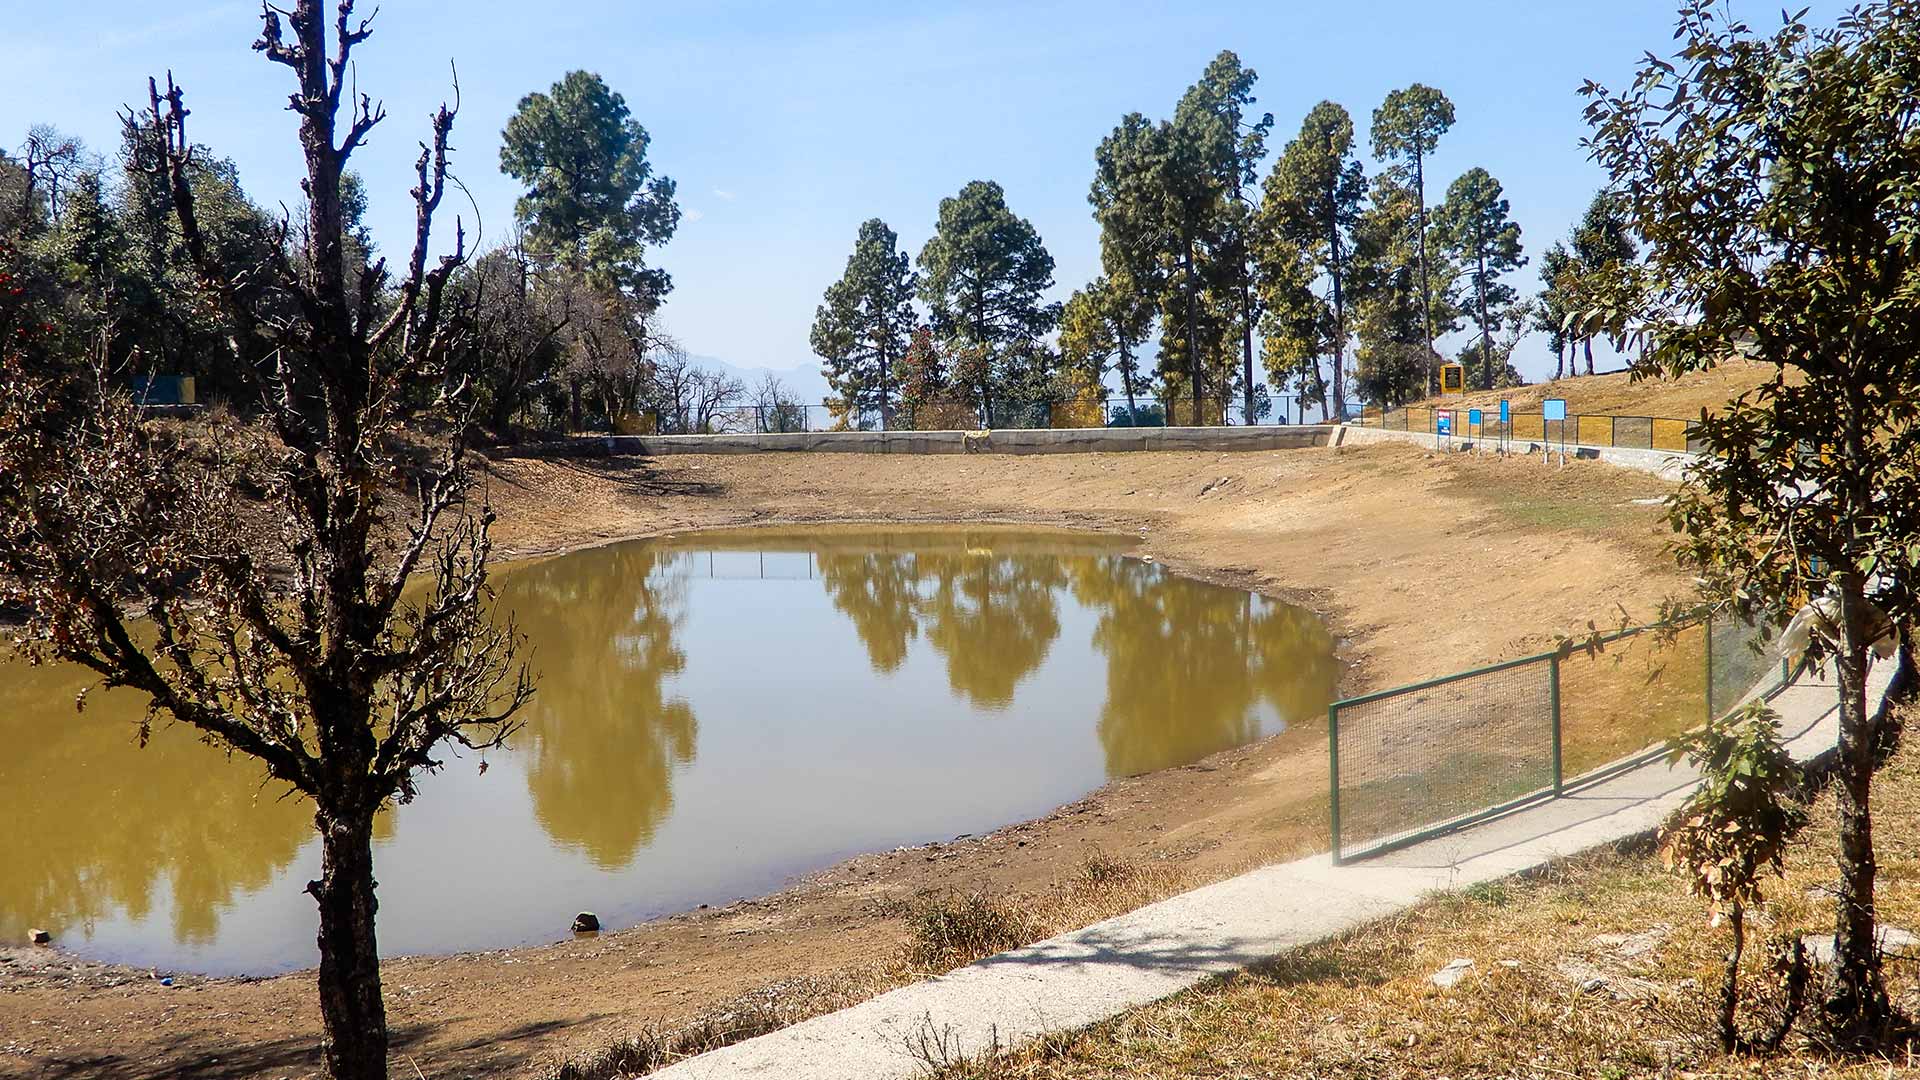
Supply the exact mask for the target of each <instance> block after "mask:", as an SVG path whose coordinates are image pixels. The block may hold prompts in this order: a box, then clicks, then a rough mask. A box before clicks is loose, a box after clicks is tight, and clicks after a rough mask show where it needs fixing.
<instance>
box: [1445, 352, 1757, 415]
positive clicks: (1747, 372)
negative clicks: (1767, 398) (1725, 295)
mask: <svg viewBox="0 0 1920 1080" xmlns="http://www.w3.org/2000/svg"><path fill="white" fill-rule="evenodd" d="M1773 373H1774V367H1773V365H1771V364H1752V363H1747V362H1744V361H1736V362H1734V363H1729V364H1722V365H1720V366H1719V367H1716V368H1714V369H1713V370H1712V371H1700V372H1694V373H1693V374H1690V375H1686V376H1683V377H1681V378H1678V379H1646V380H1643V381H1641V382H1637V383H1636V382H1634V381H1633V380H1632V379H1631V378H1629V377H1628V375H1627V374H1626V373H1625V372H1622V373H1620V374H1617V375H1581V376H1577V377H1575V378H1569V379H1559V380H1555V381H1551V382H1541V383H1535V384H1533V385H1532V386H1516V387H1512V388H1510V389H1507V390H1495V391H1492V392H1490V393H1488V392H1481V391H1475V392H1473V393H1470V394H1467V395H1466V396H1464V397H1455V398H1445V399H1435V400H1434V401H1433V402H1431V404H1434V405H1454V404H1455V403H1458V406H1459V407H1460V408H1489V409H1493V408H1498V407H1499V406H1500V399H1501V398H1506V399H1508V400H1509V401H1511V402H1513V407H1514V409H1515V410H1516V411H1520V412H1538V411H1539V410H1540V402H1541V401H1543V400H1545V399H1547V398H1565V399H1566V402H1567V411H1568V412H1570V413H1573V414H1575V415H1579V414H1582V413H1594V414H1599V413H1610V414H1613V415H1617V416H1670V417H1674V418H1676V419H1680V420H1691V419H1694V418H1696V417H1698V416H1699V415H1700V410H1701V409H1706V410H1708V411H1709V412H1718V411H1719V410H1720V408H1721V407H1722V406H1724V405H1725V404H1726V403H1727V401H1728V400H1729V399H1731V398H1734V397H1737V396H1739V395H1740V394H1741V393H1744V392H1745V391H1747V390H1750V389H1752V388H1753V387H1755V386H1758V385H1760V384H1761V383H1763V382H1765V381H1767V380H1768V379H1771V378H1772V377H1773Z"/></svg>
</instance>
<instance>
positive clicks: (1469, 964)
mask: <svg viewBox="0 0 1920 1080" xmlns="http://www.w3.org/2000/svg"><path fill="white" fill-rule="evenodd" d="M1472 970H1473V961H1471V960H1468V959H1465V958H1462V959H1459V960H1455V961H1453V962H1452V963H1450V964H1448V965H1447V966H1446V967H1443V968H1441V969H1440V970H1439V971H1436V972H1434V973H1433V985H1435V986H1437V987H1439V988H1440V989H1442V990H1451V989H1453V988H1454V987H1456V986H1459V985H1460V980H1462V979H1464V978H1466V977H1467V972H1469V971H1472Z"/></svg>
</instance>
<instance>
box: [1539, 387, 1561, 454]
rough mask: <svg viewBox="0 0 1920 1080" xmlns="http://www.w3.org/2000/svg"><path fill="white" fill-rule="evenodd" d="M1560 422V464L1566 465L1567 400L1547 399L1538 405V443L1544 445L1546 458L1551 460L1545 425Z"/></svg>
mask: <svg viewBox="0 0 1920 1080" xmlns="http://www.w3.org/2000/svg"><path fill="white" fill-rule="evenodd" d="M1555 420H1558V421H1560V464H1562V465H1565V464H1566V463H1567V399H1566V398H1548V399H1547V400H1545V401H1543V402H1541V403H1540V441H1541V442H1542V443H1543V444H1545V449H1546V456H1547V457H1548V458H1552V456H1553V445H1552V444H1551V443H1548V442H1547V425H1548V424H1551V423H1553V422H1554V421H1555Z"/></svg>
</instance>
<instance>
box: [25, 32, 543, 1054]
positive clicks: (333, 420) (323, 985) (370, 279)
mask: <svg viewBox="0 0 1920 1080" xmlns="http://www.w3.org/2000/svg"><path fill="white" fill-rule="evenodd" d="M329 14H331V16H332V17H331V20H329ZM261 18H262V30H261V34H260V38H259V40H258V41H257V42H255V44H254V48H255V49H256V50H258V51H260V52H261V53H263V54H265V56H266V57H267V58H268V59H269V60H271V61H272V62H274V63H276V64H281V65H284V66H285V67H287V68H288V69H289V70H290V71H291V72H292V73H293V76H294V80H295V84H296V85H295V90H294V92H293V94H292V95H291V98H290V102H291V106H290V107H291V109H292V111H293V112H294V113H295V114H296V115H297V117H298V124H299V139H300V145H301V147H302V151H303V154H304V157H305V165H306V176H305V180H304V183H303V187H304V193H305V196H306V199H305V205H304V207H303V210H304V214H305V222H304V228H303V229H302V230H301V232H300V236H301V237H302V238H303V243H301V244H295V243H293V242H292V241H290V240H289V238H288V237H289V233H290V231H291V229H290V226H289V224H288V223H286V222H284V221H283V222H282V223H281V227H280V233H279V241H280V242H279V244H278V245H277V246H275V247H274V248H273V250H272V252H271V253H270V254H269V255H268V256H267V257H266V259H265V261H263V262H262V263H261V264H260V265H257V266H249V267H246V268H243V269H242V270H241V271H240V272H239V273H238V274H235V273H233V272H232V271H231V270H230V269H229V268H228V267H226V266H225V265H224V264H223V263H222V262H221V261H220V260H219V259H218V258H217V257H216V255H215V254H214V253H213V252H212V250H211V249H210V245H209V242H208V238H207V237H206V236H205V235H203V233H202V231H201V228H200V224H199V221H198V219H197V217H196V206H195V193H194V190H193V187H192V186H191V185H190V184H189V183H188V176H189V170H190V167H191V165H192V161H193V157H194V154H195V152H196V151H195V149H194V147H193V144H192V142H191V141H190V139H189V137H188V131H187V118H188V115H189V113H188V109H187V107H186V101H185V96H184V94H183V93H182V91H181V89H180V88H179V87H178V86H176V85H175V84H174V81H173V79H172V77H171V76H170V75H169V76H168V77H167V79H166V82H165V85H164V88H163V87H162V86H161V85H159V84H158V83H155V82H153V81H151V80H150V82H149V98H148V105H147V108H146V110H145V111H144V112H143V113H140V114H135V115H133V116H132V117H130V119H131V120H133V121H135V122H137V123H140V124H143V125H146V126H148V127H149V128H150V129H151V130H152V132H153V134H154V138H155V141H156V143H157V144H158V145H159V146H161V147H163V148H164V152H163V153H160V154H157V155H156V160H155V162H154V167H155V168H156V169H158V170H159V173H160V176H159V179H161V180H162V181H163V182H164V183H165V184H166V185H167V187H168V189H169V191H170V193H171V198H172V202H173V208H174V213H175V215H176V216H177V219H178V224H179V228H180V236H181V239H182V246H183V248H184V250H185V253H186V256H185V257H186V258H188V259H190V260H191V263H192V267H193V270H194V272H195V273H196V274H197V275H198V276H199V278H200V281H201V283H202V285H203V286H204V287H205V289H206V290H207V292H208V293H209V294H210V295H212V296H213V297H214V298H215V299H216V300H217V302H218V303H219V304H220V306H221V308H222V314H223V315H224V317H225V323H226V326H227V327H228V331H227V336H228V342H229V345H230V347H231V349H232V351H233V354H234V360H235V361H236V363H237V367H238V370H239V371H241V372H242V373H243V376H244V378H245V379H246V380H247V386H248V392H249V394H250V396H251V397H252V398H254V399H255V402H256V403H257V405H258V408H259V410H260V413H261V415H262V417H263V424H262V425H257V426H255V427H254V428H252V429H237V430H235V431H230V432H226V433H222V434H221V436H220V437H217V438H212V439H207V440H202V441H201V443H200V444H198V445H188V444H186V443H184V442H183V441H181V440H178V439H173V438H169V437H168V435H167V434H166V432H165V431H164V430H163V429H159V428H156V427H154V426H152V425H151V424H149V423H148V422H146V421H144V420H143V419H142V418H141V416H140V415H139V414H138V413H137V412H136V411H135V410H134V409H133V408H132V407H131V406H129V405H128V404H127V402H126V400H125V398H124V396H123V395H120V394H118V393H116V392H114V391H113V390H112V389H111V388H110V385H109V383H108V381H107V380H106V379H105V378H104V377H101V378H98V379H96V380H86V379H81V380H77V381H76V380H71V379H69V380H66V381H62V380H61V379H60V378H59V377H58V376H57V375H55V374H51V373H49V372H48V371H47V370H46V369H45V368H40V367H35V366H34V365H31V364H29V363H26V362H23V361H22V360H21V358H20V356H19V355H18V353H17V352H16V353H15V354H14V355H13V356H11V357H10V358H9V360H8V362H7V363H6V364H4V366H0V476H6V477H8V480H7V482H6V483H4V484H0V581H4V582H6V583H7V584H6V586H5V588H6V591H7V593H8V596H7V598H6V599H9V600H10V601H11V602H12V603H14V604H15V605H17V608H18V610H20V611H21V612H23V613H24V618H23V621H22V622H21V623H20V624H19V626H18V629H17V630H16V631H15V633H14V637H15V640H16V644H17V645H18V646H19V647H20V648H22V649H23V651H25V652H26V654H27V655H28V656H29V658H31V659H34V660H38V661H46V660H56V659H57V660H64V661H70V662H74V663H78V664H81V665H84V666H86V667H88V668H90V669H92V670H93V671H94V672H96V673H97V674H98V675H99V676H100V682H101V684H102V685H104V686H109V687H113V686H124V687H130V688H133V689H135V690H137V691H140V692H142V693H144V694H145V695H146V696H147V697H148V698H149V699H150V701H151V707H150V710H149V712H148V715H147V719H146V721H145V725H143V730H142V733H141V734H142V737H143V738H144V736H145V734H146V730H145V729H146V728H148V727H150V726H151V724H152V723H153V722H154V721H155V720H157V719H165V718H171V719H173V720H175V721H178V722H181V723H184V724H188V725H191V726H192V727H194V728H196V729H198V730H199V732H200V733H201V734H202V735H203V736H204V737H205V738H206V739H207V740H208V741H210V742H212V743H214V744H216V745H218V746H221V747H224V748H226V749H228V750H229V751H232V752H236V753H239V754H243V755H246V756H250V757H252V758H255V759H258V760H259V761H261V762H263V763H264V764H265V766H266V770H267V772H268V774H269V775H270V776H272V777H273V778H275V779H277V780H280V781H284V782H286V783H287V784H290V785H291V786H292V787H293V788H294V789H296V790H297V791H298V792H300V793H301V794H303V795H304V796H306V797H307V798H308V799H310V800H311V801H312V803H313V806H314V824H315V828H316V829H317V830H318V832H319V834H320V839H321V871H320V877H319V878H318V879H317V880H314V881H311V882H309V883H308V884H307V891H308V892H309V893H311V894H312V896H313V897H314V900H315V901H316V903H317V905H318V907H319V924H320V929H319V951H320V968H319V978H318V982H319V998H320V1014H321V1019H322V1022H323V1023H324V1025H325V1036H324V1039H323V1041H322V1043H321V1052H322V1057H323V1064H324V1067H325V1070H326V1072H327V1074H328V1075H330V1076H333V1077H338V1078H342V1080H369V1078H384V1077H385V1076H386V1074H387V1051H388V1037H387V1025H386V1010H385V1006H384V1003H383V999H382V995H381V986H380V969H379V950H378V946H377V942H376V936H375V931H374V911H375V907H376V901H375V896H374V888H375V886H374V873H373V826H374V820H375V817H376V815H378V814H379V813H380V812H381V811H382V810H383V809H386V808H388V807H389V806H390V805H391V804H392V803H394V802H396V801H399V802H404V801H407V800H409V799H411V798H412V797H413V796H414V794H415V782H416V779H417V777H418V776H419V774H420V773H422V772H428V771H432V770H434V769H436V768H438V767H440V765H441V764H442V762H443V759H444V756H445V754H446V753H447V752H448V751H449V750H450V749H452V748H454V747H466V748H469V749H475V750H484V749H485V748H488V747H492V746H496V745H498V744H499V743H500V742H501V740H503V739H504V738H506V737H507V735H508V734H509V733H510V732H511V731H512V730H513V728H514V726H515V721H514V716H515V713H516V712H517V710H518V709H519V708H520V707H521V706H522V705H523V704H524V703H525V702H526V700H527V699H528V697H529V695H530V694H531V693H532V685H531V683H530V681H529V677H528V674H527V671H526V668H525V666H524V665H523V664H522V663H521V662H520V659H519V657H518V649H519V645H520V638H519V636H518V634H517V633H516V631H515V630H514V628H513V626H512V624H511V623H510V622H504V623H503V622H499V621H496V620H495V618H494V617H493V613H492V612H491V611H490V610H489V609H490V606H491V605H490V597H491V592H490V588H489V585H488V562H489V560H490V557H491V554H492V546H491V542H490V540H489V538H488V525H489V523H490V522H491V521H492V514H491V512H490V511H489V510H488V509H486V508H485V507H484V506H483V507H479V508H472V507H470V506H469V504H468V502H467V492H468V476H467V472H466V469H465V467H464V453H463V451H464V448H463V446H462V444H461V436H462V433H464V432H465V431H466V430H467V429H468V423H469V421H470V420H471V413H472V404H471V395H470V394H469V392H468V389H469V388H468V386H467V384H466V383H465V382H464V381H462V380H460V379H459V378H458V377H457V375H455V374H454V372H453V369H452V366H451V365H450V364H449V358H450V357H451V356H453V355H454V354H455V353H456V351H457V349H458V348H459V344H460V337H461V335H462V334H463V333H464V332H465V328H466V327H467V326H468V323H467V320H465V319H464V318H459V317H455V316H456V313H454V312H452V311H450V310H449V308H448V297H447V288H446V287H447V281H448V278H449V276H450V275H452V274H453V273H454V271H455V270H456V269H457V268H458V267H459V266H460V264H461V263H462V262H463V260H464V257H465V250H464V249H465V242H464V237H463V235H462V233H461V230H460V228H459V226H458V224H457V223H456V226H455V235H454V238H453V241H452V244H451V252H450V253H449V254H447V255H444V256H441V257H439V258H437V259H433V258H430V256H429V244H430V239H431V234H432V229H433V221H434V217H435V215H436V212H437V211H438V209H439V207H440V203H441V199H442V196H443V195H444V194H445V191H446V187H447V182H448V181H447V140H448V135H449V132H450V131H451V130H452V128H453V123H454V115H455V109H456V108H457V104H456V105H455V106H453V107H449V106H445V105H443V106H441V107H440V108H439V109H438V110H437V111H436V112H435V113H434V114H433V116H432V120H431V134H430V137H429V139H428V140H427V141H425V142H423V143H422V147H421V153H420V156H419V159H418V161H417V163H416V176H417V183H416V186H415V187H414V189H413V192H412V194H413V201H414V209H415V230H414V237H413V245H412V249H411V252H410V254H409V256H408V258H407V262H406V263H405V265H404V266H402V267H400V268H399V269H398V271H397V273H392V274H390V273H389V271H388V268H387V266H386V265H385V261H384V260H381V261H379V262H376V263H375V264H373V265H372V266H371V267H369V268H368V269H367V272H366V273H364V274H360V275H350V274H349V271H348V268H347V266H346V257H345V249H346V237H345V230H344V227H343V222H344V218H343V212H342V204H341V177H342V171H343V169H344V167H345V165H346V163H347V161H348V159H349V157H350V156H351V155H352V154H353V152H354V151H355V149H357V148H358V147H359V146H360V145H361V144H362V142H363V141H364V140H365V139H366V137H367V134H368V133H369V132H370V131H372V130H373V128H374V127H375V126H376V125H377V124H379V123H380V122H381V120H382V118H383V117H384V116H385V112H384V110H383V109H382V108H381V107H380V106H379V105H377V104H375V103H374V102H372V101H371V100H370V99H369V98H368V97H366V96H364V95H360V96H358V97H357V99H356V98H355V97H354V96H353V95H352V94H350V93H348V92H347V84H348V83H349V82H350V81H351V79H352V73H351V72H352V67H351V61H352V54H353V51H354V49H355V48H356V47H357V46H358V45H360V44H361V43H362V42H363V41H365V40H366V39H367V37H368V34H369V22H370V20H367V19H356V18H355V16H354V13H353V3H352V0H339V3H338V4H337V6H336V7H335V8H334V10H333V11H332V12H331V13H329V12H328V11H327V10H326V6H325V4H324V3H323V0H297V2H295V3H294V4H293V5H292V10H291V11H290V12H283V11H281V10H280V9H276V8H273V7H270V6H269V7H267V8H265V9H264V10H263V12H262V15H261ZM330 22H331V26H330V25H329V24H330ZM289 28H290V30H291V36H290V37H289V36H288V33H287V31H288V29H289ZM330 29H331V33H330V32H329V30H330ZM330 39H331V40H330ZM343 96H345V97H347V100H346V101H345V102H344V109H343V101H342V98H343ZM456 102H457V85H456ZM297 249H298V254H297V255H296V250H297ZM262 281H264V282H268V283H270V285H271V288H268V289H265V290H256V289H254V288H253V287H252V286H253V285H255V284H256V283H258V282H262ZM423 412H424V413H431V414H433V416H434V418H435V419H437V420H438V421H440V424H439V425H438V429H439V430H445V431H449V432H451V433H452V434H451V435H449V436H448V437H446V439H445V440H444V441H443V442H442V444H441V445H440V446H439V447H438V448H437V450H435V451H434V452H433V453H432V454H431V455H429V456H430V457H431V460H427V461H421V460H419V459H418V457H417V456H412V455H408V454H404V453H402V452H401V450H400V449H399V448H400V447H402V446H404V445H407V443H406V441H405V440H401V439H398V438H396V436H397V435H398V434H399V429H400V428H401V426H402V425H403V424H406V423H408V422H409V421H411V420H415V419H419V418H421V413H423ZM413 445H416V446H417V445H418V444H417V443H414V444H413ZM262 488H264V499H262V498H261V494H260V493H261V489H262ZM249 507H256V508H257V512H250V511H249V510H248V508H249ZM421 579H424V580H421ZM410 583H411V584H410Z"/></svg>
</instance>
